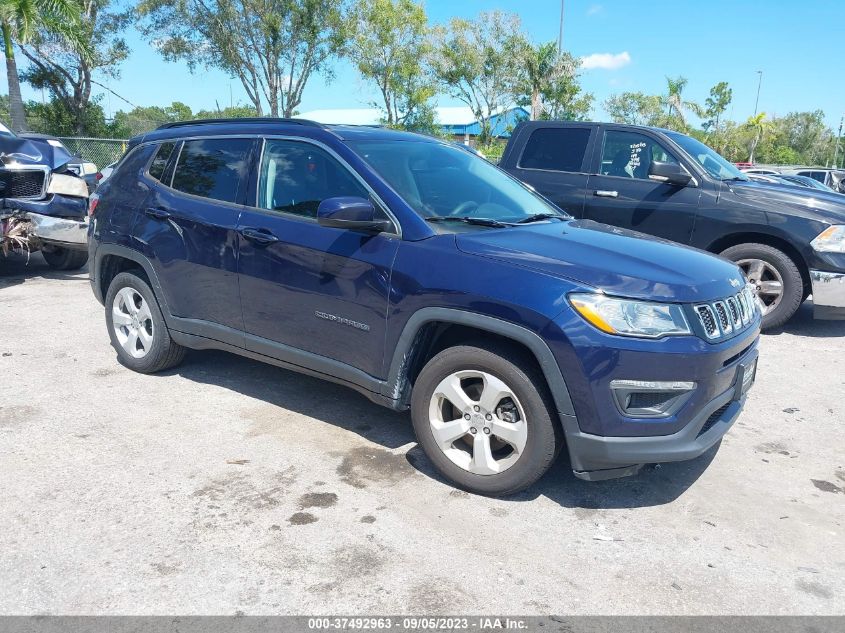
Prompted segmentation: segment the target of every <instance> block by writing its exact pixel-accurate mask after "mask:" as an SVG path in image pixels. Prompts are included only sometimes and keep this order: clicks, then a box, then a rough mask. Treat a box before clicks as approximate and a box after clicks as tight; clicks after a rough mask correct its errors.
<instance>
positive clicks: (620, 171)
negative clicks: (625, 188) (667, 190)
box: [601, 131, 678, 180]
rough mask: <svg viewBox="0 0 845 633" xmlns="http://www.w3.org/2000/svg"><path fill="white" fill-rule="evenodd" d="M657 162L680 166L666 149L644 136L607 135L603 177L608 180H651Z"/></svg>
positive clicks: (602, 154) (635, 134)
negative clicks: (651, 173) (609, 177)
mask: <svg viewBox="0 0 845 633" xmlns="http://www.w3.org/2000/svg"><path fill="white" fill-rule="evenodd" d="M654 161H660V162H662V163H677V162H678V161H677V160H675V158H674V157H673V156H672V155H671V154H669V152H667V151H666V150H665V149H664V147H663V146H662V145H660V144H659V143H658V142H657V141H655V140H653V139H652V138H650V137H648V136H645V135H644V134H637V133H635V132H615V131H609V132H606V133H605V135H604V144H603V145H602V151H601V173H602V174H604V175H605V176H618V177H620V178H637V179H641V180H648V170H649V168H650V167H651V163H652V162H654Z"/></svg>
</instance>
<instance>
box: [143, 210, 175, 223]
mask: <svg viewBox="0 0 845 633" xmlns="http://www.w3.org/2000/svg"><path fill="white" fill-rule="evenodd" d="M144 213H146V214H147V215H148V216H149V217H151V218H154V219H156V220H167V219H169V218H170V211H165V210H164V209H162V208H160V207H149V208H148V209H147V210H146V211H144Z"/></svg>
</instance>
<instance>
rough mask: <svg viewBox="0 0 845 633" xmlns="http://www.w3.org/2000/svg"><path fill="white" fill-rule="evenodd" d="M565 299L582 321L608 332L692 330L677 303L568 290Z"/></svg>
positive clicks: (653, 335)
mask: <svg viewBox="0 0 845 633" xmlns="http://www.w3.org/2000/svg"><path fill="white" fill-rule="evenodd" d="M569 302H570V303H571V304H572V307H574V308H575V310H576V311H577V312H578V314H580V315H581V316H582V317H583V318H584V319H585V320H586V321H588V322H589V323H591V324H592V325H594V326H595V327H597V328H598V329H600V330H601V331H602V332H607V333H608V334H620V335H622V336H640V337H645V338H659V337H661V336H670V335H676V334H692V330H690V327H689V324H688V323H687V319H686V317H685V316H684V312H683V310H682V309H681V306H679V305H672V304H665V303H652V302H650V301H636V300H633V299H618V298H616V297H607V296H605V295H601V294H571V295H569Z"/></svg>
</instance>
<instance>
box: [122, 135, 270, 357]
mask: <svg viewBox="0 0 845 633" xmlns="http://www.w3.org/2000/svg"><path fill="white" fill-rule="evenodd" d="M255 142H256V141H255V139H253V138H204V139H191V140H186V141H184V142H182V143H181V144H180V145H179V146H178V147H176V148H174V149H173V157H172V158H171V159H170V160H169V161H167V162H166V166H165V167H164V168H163V169H161V164H160V163H157V162H156V161H157V160H158V158H159V157H158V156H157V157H156V159H154V160H153V162H152V163H151V165H150V168H149V170H150V171H149V172H148V174H149V175H150V176H151V180H152V181H153V183H154V184H153V185H152V186H151V188H150V194H149V196H148V197H147V199H146V202H145V204H144V208H143V209H141V213H140V214H139V221H138V224H137V225H136V227H135V236H136V238H137V239H138V240H139V241H140V242H141V244H142V247H143V250H144V252H145V254H146V255H147V257H148V258H149V259H150V261H151V262H152V264H153V267H154V268H155V272H156V274H157V275H158V278H159V281H160V282H161V286H162V290H163V292H164V295H165V300H166V301H167V307H168V309H169V310H170V313H171V314H173V315H174V316H176V317H181V318H183V319H186V320H190V322H186V323H185V324H183V325H184V326H191V325H196V326H198V327H203V326H205V325H207V324H209V323H210V324H215V325H220V326H224V327H223V328H216V330H215V334H213V335H212V334H210V333H209V332H208V331H207V330H206V331H200V330H196V331H195V332H192V333H197V334H203V335H206V336H214V337H216V338H218V339H219V340H224V342H228V343H231V344H236V345H240V344H242V343H243V338H242V335H241V334H240V331H241V330H243V318H242V316H241V306H240V296H239V293H238V279H237V245H238V241H237V224H238V216H239V215H240V212H241V209H242V208H243V199H244V196H245V193H246V182H247V172H248V165H249V161H250V160H251V157H252V150H253V146H254V145H255ZM162 147H163V148H164V146H162ZM159 174H160V175H159ZM155 176H158V178H156V177H155ZM194 329H195V328H194ZM217 330H219V331H217Z"/></svg>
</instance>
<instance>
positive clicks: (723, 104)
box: [702, 81, 733, 132]
mask: <svg viewBox="0 0 845 633" xmlns="http://www.w3.org/2000/svg"><path fill="white" fill-rule="evenodd" d="M732 100H733V90H731V89H730V88H729V87H728V82H726V81H720V82H719V83H717V84H716V85H715V86H713V87H712V88H710V96H709V97H707V99H705V101H704V116H705V117H707V120H706V121H705V122H704V125H703V126H702V127H703V128H704V130H705V131H707V132H718V131H719V119H720V118H721V116H722V115H723V114H724V113H725V111H726V110H727V109H728V106H729V105H730V103H731V101H732Z"/></svg>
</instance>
